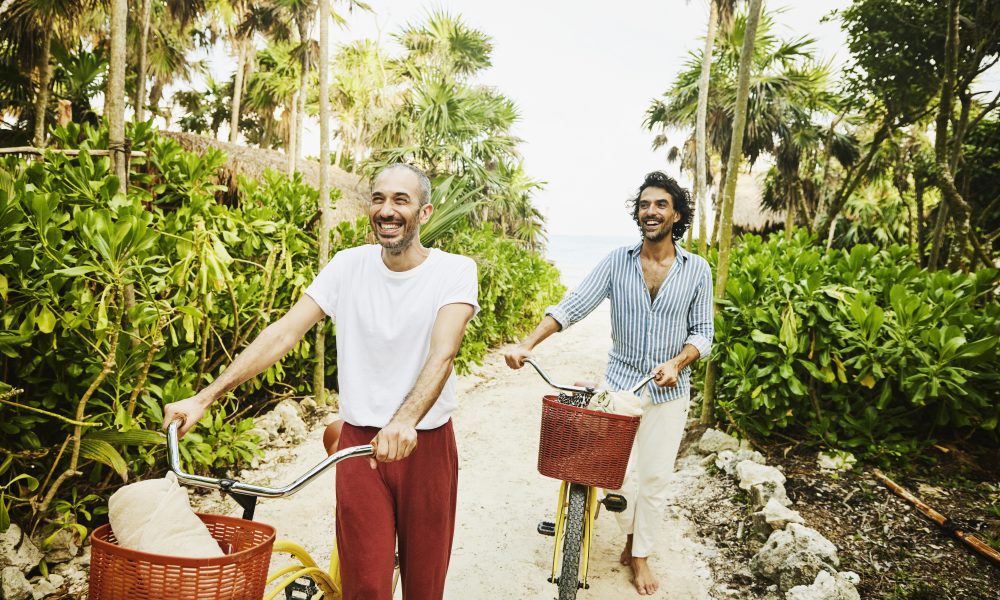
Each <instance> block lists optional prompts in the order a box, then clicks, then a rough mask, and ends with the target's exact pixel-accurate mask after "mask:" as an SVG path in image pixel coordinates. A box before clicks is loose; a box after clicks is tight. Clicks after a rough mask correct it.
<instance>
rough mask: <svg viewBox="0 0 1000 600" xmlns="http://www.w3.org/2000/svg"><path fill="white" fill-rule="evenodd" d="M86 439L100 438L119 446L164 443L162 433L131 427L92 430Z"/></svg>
mask: <svg viewBox="0 0 1000 600" xmlns="http://www.w3.org/2000/svg"><path fill="white" fill-rule="evenodd" d="M84 439H86V440H102V441H105V442H108V443H109V444H115V445H121V446H149V445H156V444H163V443H165V438H164V437H163V433H161V432H159V431H149V430H147V429H132V430H130V431H114V430H110V429H106V430H102V431H94V432H91V433H90V434H88V435H87V437H85V438H84Z"/></svg>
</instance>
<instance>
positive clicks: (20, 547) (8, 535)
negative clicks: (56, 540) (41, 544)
mask: <svg viewBox="0 0 1000 600" xmlns="http://www.w3.org/2000/svg"><path fill="white" fill-rule="evenodd" d="M42 558H44V556H43V555H42V552H41V551H40V550H39V549H38V547H37V546H35V545H34V544H33V543H32V542H31V540H30V539H28V536H26V535H23V534H22V533H21V528H20V527H18V526H17V525H15V524H13V523H11V525H10V527H8V528H7V531H6V532H4V533H2V534H0V568H4V567H15V568H17V570H18V571H21V572H22V573H27V572H28V571H30V570H31V569H34V568H35V565H37V564H38V563H40V562H42Z"/></svg>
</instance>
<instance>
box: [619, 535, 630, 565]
mask: <svg viewBox="0 0 1000 600" xmlns="http://www.w3.org/2000/svg"><path fill="white" fill-rule="evenodd" d="M618 562H620V563H621V564H622V566H623V567H627V566H629V565H630V564H632V536H631V535H630V536H628V537H627V538H626V539H625V549H624V550H622V554H621V556H619V557H618Z"/></svg>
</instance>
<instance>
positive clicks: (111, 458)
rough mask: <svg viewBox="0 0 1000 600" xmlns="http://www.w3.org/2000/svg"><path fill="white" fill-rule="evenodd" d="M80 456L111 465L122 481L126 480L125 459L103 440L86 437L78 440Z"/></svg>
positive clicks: (126, 466) (126, 467)
mask: <svg viewBox="0 0 1000 600" xmlns="http://www.w3.org/2000/svg"><path fill="white" fill-rule="evenodd" d="M80 456H82V457H83V458H86V459H88V460H95V461H97V462H99V463H101V464H105V465H107V466H109V467H111V469H112V470H113V471H114V472H115V473H117V474H118V476H119V477H121V478H122V481H128V465H126V464H125V459H124V458H122V455H121V454H119V453H118V451H117V450H115V449H114V447H113V446H112V445H111V444H109V443H107V442H105V441H104V440H95V439H88V438H84V439H82V440H80Z"/></svg>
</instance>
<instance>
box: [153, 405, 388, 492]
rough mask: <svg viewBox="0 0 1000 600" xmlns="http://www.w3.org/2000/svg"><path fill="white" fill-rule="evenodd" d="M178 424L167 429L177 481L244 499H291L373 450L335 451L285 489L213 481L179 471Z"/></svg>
mask: <svg viewBox="0 0 1000 600" xmlns="http://www.w3.org/2000/svg"><path fill="white" fill-rule="evenodd" d="M178 423H179V421H178V420H175V421H174V422H173V423H171V424H170V426H169V427H168V428H167V456H168V457H169V460H170V470H171V471H173V472H174V474H175V475H177V481H179V482H181V483H186V484H189V485H194V486H198V487H204V488H210V489H215V490H222V491H224V492H236V493H238V494H244V495H247V496H256V497H260V498H284V497H286V496H291V495H292V494H294V493H296V492H298V491H299V490H301V489H302V488H303V487H305V486H306V484H308V483H309V482H310V481H312V480H313V479H315V478H316V477H317V476H318V475H319V474H320V473H323V472H324V471H326V470H327V469H329V468H330V467H332V466H333V465H335V464H337V463H339V462H340V461H342V460H345V459H348V458H354V457H362V456H372V455H373V454H375V449H374V448H373V447H372V446H371V444H368V445H366V446H352V447H350V448H344V449H343V450H341V451H339V452H335V453H333V454H331V455H330V456H327V457H326V459H324V460H323V461H322V462H320V463H319V464H317V465H316V466H314V467H313V468H311V469H309V470H308V471H306V472H305V473H304V474H302V475H301V476H299V478H298V479H296V480H295V481H293V482H291V483H289V484H288V485H286V486H284V487H279V488H271V487H264V486H259V485H252V484H249V483H242V482H240V481H236V480H235V479H216V478H214V477H204V476H202V475H191V474H190V473H185V472H184V471H183V470H182V469H181V454H180V446H179V444H178V442H177V425H178Z"/></svg>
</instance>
